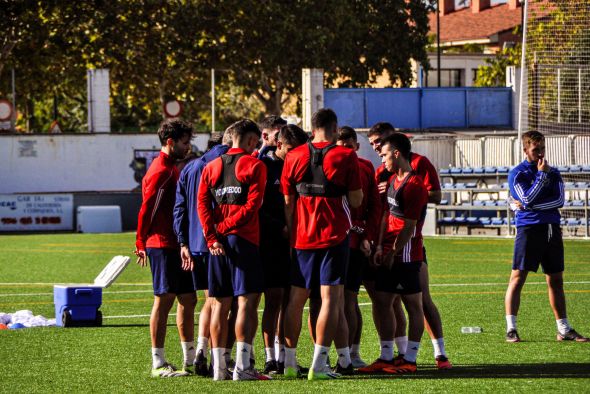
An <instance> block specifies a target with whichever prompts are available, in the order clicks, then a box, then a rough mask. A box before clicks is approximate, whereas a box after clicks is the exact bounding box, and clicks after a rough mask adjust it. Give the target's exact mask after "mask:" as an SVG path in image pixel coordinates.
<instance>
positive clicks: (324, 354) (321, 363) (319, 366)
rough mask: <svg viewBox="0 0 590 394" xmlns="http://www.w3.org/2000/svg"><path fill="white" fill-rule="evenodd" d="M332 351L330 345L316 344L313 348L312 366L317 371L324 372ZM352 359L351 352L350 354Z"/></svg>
mask: <svg viewBox="0 0 590 394" xmlns="http://www.w3.org/2000/svg"><path fill="white" fill-rule="evenodd" d="M329 352H330V347H328V346H322V345H315V346H314V350H313V361H312V363H311V368H312V369H313V370H314V371H315V372H322V371H324V370H325V369H326V360H327V359H328V353H329ZM348 359H349V360H350V354H349V356H348Z"/></svg>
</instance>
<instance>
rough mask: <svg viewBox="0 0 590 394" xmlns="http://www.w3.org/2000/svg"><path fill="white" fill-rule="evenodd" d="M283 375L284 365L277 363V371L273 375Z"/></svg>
mask: <svg viewBox="0 0 590 394" xmlns="http://www.w3.org/2000/svg"><path fill="white" fill-rule="evenodd" d="M284 374H285V363H284V362H281V361H277V370H276V372H275V375H284Z"/></svg>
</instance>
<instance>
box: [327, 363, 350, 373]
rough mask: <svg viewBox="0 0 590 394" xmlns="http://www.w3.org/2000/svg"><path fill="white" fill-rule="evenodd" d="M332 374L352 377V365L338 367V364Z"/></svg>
mask: <svg viewBox="0 0 590 394" xmlns="http://www.w3.org/2000/svg"><path fill="white" fill-rule="evenodd" d="M332 372H334V373H337V374H340V375H354V367H353V366H352V363H350V364H348V367H342V366H340V363H336V366H335V367H334V370H333V371H332Z"/></svg>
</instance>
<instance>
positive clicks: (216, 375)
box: [213, 368, 232, 380]
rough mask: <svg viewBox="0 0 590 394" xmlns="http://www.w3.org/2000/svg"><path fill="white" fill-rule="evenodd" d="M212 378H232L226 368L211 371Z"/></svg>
mask: <svg viewBox="0 0 590 394" xmlns="http://www.w3.org/2000/svg"><path fill="white" fill-rule="evenodd" d="M213 380H232V374H231V372H229V370H228V369H227V368H224V369H219V370H217V371H215V370H214V371H213Z"/></svg>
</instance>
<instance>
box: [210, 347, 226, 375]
mask: <svg viewBox="0 0 590 394" xmlns="http://www.w3.org/2000/svg"><path fill="white" fill-rule="evenodd" d="M225 350H226V349H224V348H222V347H214V348H213V349H211V356H212V360H211V362H212V363H213V380H219V379H220V377H221V376H222V375H221V373H222V372H223V371H224V370H225V369H226V368H227V364H226V363H225V356H224V354H225Z"/></svg>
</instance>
